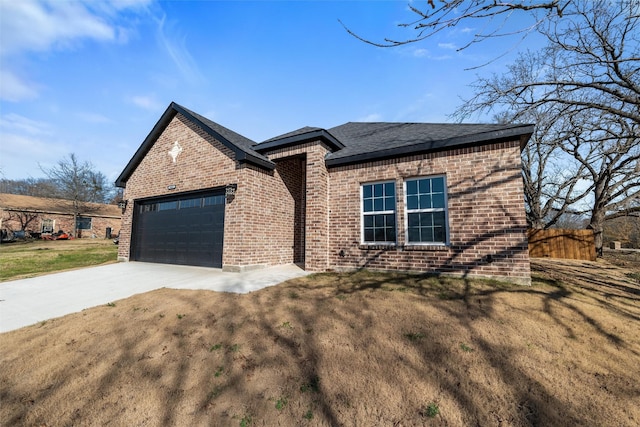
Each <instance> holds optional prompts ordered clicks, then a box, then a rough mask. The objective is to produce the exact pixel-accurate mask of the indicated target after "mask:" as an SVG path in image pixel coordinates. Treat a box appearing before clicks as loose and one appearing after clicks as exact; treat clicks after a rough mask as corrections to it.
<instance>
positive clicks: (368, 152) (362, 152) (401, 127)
mask: <svg viewBox="0 0 640 427" xmlns="http://www.w3.org/2000/svg"><path fill="white" fill-rule="evenodd" d="M178 113H180V114H182V115H183V116H184V117H185V118H187V120H189V121H191V122H192V123H195V124H196V125H197V126H199V127H200V128H201V129H202V130H203V131H205V132H206V133H208V134H209V135H211V136H212V137H213V138H215V139H216V140H218V141H220V142H221V143H222V144H224V145H225V146H226V147H228V148H229V149H231V150H232V151H233V152H234V154H235V157H236V160H237V161H239V162H248V163H252V164H254V165H257V166H261V167H263V168H266V169H269V170H273V169H274V168H275V163H274V162H272V161H271V160H269V158H268V157H267V156H266V155H265V153H267V152H269V151H272V150H275V149H278V148H285V147H290V146H294V145H298V144H303V143H305V142H310V141H318V140H320V141H322V142H323V143H325V144H326V145H327V146H328V147H329V149H330V150H331V152H330V153H329V154H328V155H327V157H326V164H327V166H338V165H345V164H352V163H360V162H367V161H373V160H381V159H387V158H392V157H399V156H408V155H412V154H422V153H428V152H435V151H441V150H448V149H452V148H461V147H469V146H477V145H485V144H491V143H495V142H501V141H506V140H513V139H519V140H520V147H521V148H524V146H525V144H526V143H527V141H528V140H529V138H530V137H531V135H532V134H533V131H534V125H531V124H459V123H458V124H454V123H439V124H438V123H436V124H433V123H386V122H384V123H362V122H349V123H345V124H343V125H340V126H336V127H334V128H331V129H328V130H327V129H322V128H319V127H309V126H305V127H303V128H300V129H297V130H294V131H291V132H287V133H285V134H283V135H280V136H276V137H274V138H270V139H267V140H266V141H264V142H262V143H260V144H257V143H255V142H254V141H252V140H250V139H249V138H246V137H244V136H242V135H240V134H238V133H236V132H234V131H232V130H230V129H227V128H225V127H224V126H221V125H219V124H217V123H215V122H213V121H211V120H209V119H207V118H206V117H203V116H201V115H199V114H197V113H194V112H193V111H191V110H188V109H186V108H184V107H182V106H181V105H178V104H176V103H175V102H172V103H171V104H170V105H169V107H168V108H167V110H166V111H165V112H164V114H163V115H162V117H160V120H158V122H157V123H156V125H155V126H154V127H153V129H152V130H151V132H150V133H149V135H148V136H147V137H146V138H145V140H144V141H143V142H142V144H141V145H140V148H138V150H137V151H136V153H135V154H134V155H133V157H132V158H131V160H130V161H129V163H128V164H127V166H126V167H125V168H124V170H123V171H122V173H121V174H120V176H119V177H118V179H117V180H116V185H117V186H119V187H124V186H125V184H126V182H127V180H128V179H129V177H130V176H131V174H132V173H133V171H134V170H135V168H136V167H137V166H138V165H139V164H140V162H141V161H142V159H143V158H144V156H145V155H146V154H147V152H148V151H149V150H150V149H151V147H152V146H153V144H154V143H155V141H156V140H157V139H158V137H159V136H160V135H161V134H162V132H163V131H164V129H165V128H166V127H167V126H168V125H169V123H170V122H171V120H172V119H173V118H174V117H175V116H176V114H178Z"/></svg>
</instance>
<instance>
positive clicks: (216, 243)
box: [132, 193, 225, 267]
mask: <svg viewBox="0 0 640 427" xmlns="http://www.w3.org/2000/svg"><path fill="white" fill-rule="evenodd" d="M224 201H225V199H224V196H221V195H220V194H215V193H208V194H204V195H202V196H194V195H186V196H183V197H182V198H171V199H159V200H154V201H148V202H142V203H138V204H136V211H135V212H136V218H135V221H134V242H133V245H134V247H133V251H132V253H133V254H134V256H133V259H135V260H137V261H147V262H159V263H169V264H185V265H199V266H209V267H221V266H222V246H223V245H222V244H223V239H224V207H225V205H224Z"/></svg>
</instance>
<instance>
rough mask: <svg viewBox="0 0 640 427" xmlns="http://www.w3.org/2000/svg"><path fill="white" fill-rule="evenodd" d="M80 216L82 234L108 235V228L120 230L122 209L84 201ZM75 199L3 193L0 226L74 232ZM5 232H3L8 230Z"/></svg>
mask: <svg viewBox="0 0 640 427" xmlns="http://www.w3.org/2000/svg"><path fill="white" fill-rule="evenodd" d="M82 207H83V211H82V212H81V213H80V215H79V216H78V218H77V225H78V227H77V228H78V231H79V233H80V234H81V235H80V236H79V237H83V238H84V237H100V238H104V237H105V236H106V231H107V228H109V229H110V230H111V231H112V233H113V234H117V233H118V232H119V230H120V225H121V224H122V220H121V219H122V210H121V209H120V208H118V206H115V205H104V204H100V203H83V205H82ZM73 218H74V215H73V202H72V201H71V200H64V199H53V198H48V197H32V196H22V195H17V194H5V193H0V229H2V230H3V231H4V232H5V233H7V234H11V233H12V232H14V231H20V230H23V229H24V230H25V231H28V232H30V233H32V234H50V233H56V232H57V231H59V230H63V231H64V232H66V233H70V234H74V233H75V229H76V227H75V225H74V221H73ZM5 233H3V235H4V234H5Z"/></svg>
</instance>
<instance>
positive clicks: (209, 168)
mask: <svg viewBox="0 0 640 427" xmlns="http://www.w3.org/2000/svg"><path fill="white" fill-rule="evenodd" d="M175 141H178V143H179V144H180V145H181V146H182V153H181V154H179V155H178V157H177V159H176V162H175V163H174V162H173V160H172V158H171V156H170V155H169V154H168V152H169V150H171V149H172V148H173V145H174V142H175ZM233 156H234V154H233V152H232V151H231V150H230V149H229V148H227V147H226V146H224V145H223V144H222V143H220V142H218V141H216V140H214V139H213V138H212V137H210V136H209V135H208V134H206V133H205V132H204V131H203V130H202V129H200V128H199V127H198V126H196V125H194V124H193V123H191V122H190V121H189V120H187V119H186V118H184V117H183V116H182V115H181V114H177V115H176V116H175V117H174V118H173V120H172V121H171V123H169V125H168V126H167V127H166V129H165V130H164V132H163V133H162V134H161V135H160V136H159V137H158V139H157V140H156V142H155V143H154V144H153V146H152V147H151V149H150V150H149V151H148V152H147V154H146V156H145V157H144V158H143V159H142V161H141V162H140V164H139V165H138V167H137V168H136V169H135V170H134V171H133V173H132V174H131V176H130V177H129V180H128V181H127V186H126V188H125V191H124V199H126V200H128V204H127V209H126V211H125V213H124V215H123V218H122V231H121V234H120V245H119V248H118V258H119V259H124V260H128V259H129V245H130V240H131V224H132V214H133V208H134V201H135V200H138V199H141V198H147V197H155V196H165V195H171V194H175V193H182V192H188V191H194V190H200V189H206V188H214V187H222V186H225V185H227V184H231V183H235V182H238V175H239V169H238V168H237V167H236V162H235V161H234V160H233V158H234V157H233ZM169 186H175V189H173V190H168V187H169ZM233 211H234V209H233V202H232V203H231V204H230V205H228V206H227V210H226V217H227V218H228V217H229V215H230V214H231V215H233ZM225 221H226V218H225ZM225 237H226V235H225ZM226 243H227V242H226V241H225V246H226ZM223 261H224V260H223Z"/></svg>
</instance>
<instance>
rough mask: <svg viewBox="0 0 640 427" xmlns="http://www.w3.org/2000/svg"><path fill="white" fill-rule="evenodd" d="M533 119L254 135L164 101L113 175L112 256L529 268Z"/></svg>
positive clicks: (463, 270) (484, 272)
mask: <svg viewBox="0 0 640 427" xmlns="http://www.w3.org/2000/svg"><path fill="white" fill-rule="evenodd" d="M532 132H533V125H489V124H424V123H346V124H344V125H341V126H337V127H334V128H331V129H321V128H314V127H305V128H302V129H299V130H296V131H293V132H290V133H287V134H284V135H281V136H278V137H275V138H272V139H269V140H267V141H264V142H262V143H260V144H256V143H255V142H253V141H251V140H249V139H248V138H245V137H243V136H241V135H239V134H237V133H235V132H233V131H231V130H229V129H227V128H225V127H222V126H220V125H219V124H217V123H214V122H212V121H211V120H209V119H207V118H205V117H203V116H200V115H198V114H196V113H194V112H192V111H190V110H188V109H186V108H184V107H182V106H180V105H178V104H176V103H171V104H170V105H169V107H168V108H167V110H166V111H165V112H164V114H163V115H162V117H161V118H160V120H159V121H158V122H157V124H156V125H155V126H154V128H153V129H152V130H151V132H150V133H149V135H148V136H147V138H146V139H145V140H144V141H143V142H142V144H141V146H140V147H139V149H138V150H137V151H136V153H135V154H134V156H133V157H132V159H131V160H130V161H129V163H128V164H127V166H126V167H125V168H124V170H123V172H122V174H121V175H120V176H119V177H118V179H117V181H116V185H118V186H119V187H122V188H124V189H125V190H124V197H125V200H126V201H127V206H126V210H125V212H124V215H123V218H122V231H121V235H120V246H119V253H118V256H119V259H120V260H123V261H127V260H138V261H150V262H161V263H176V264H190V265H201V266H212V267H221V268H223V269H224V270H228V271H240V270H244V269H251V268H259V267H262V266H266V265H277V264H287V263H298V264H299V265H301V266H303V267H304V268H305V269H306V270H309V271H328V270H336V271H342V270H353V269H358V268H362V267H365V268H370V269H380V270H408V271H419V272H437V273H446V274H451V275H460V276H467V275H470V276H480V277H493V278H497V279H502V280H507V281H511V282H518V283H525V284H526V283H529V282H530V270H529V255H528V251H527V238H526V228H527V223H526V219H525V213H524V200H523V199H524V198H523V184H522V178H521V172H520V170H521V158H520V153H521V150H522V148H523V147H524V145H525V144H526V142H527V141H528V139H529V137H530V136H531V134H532Z"/></svg>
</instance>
